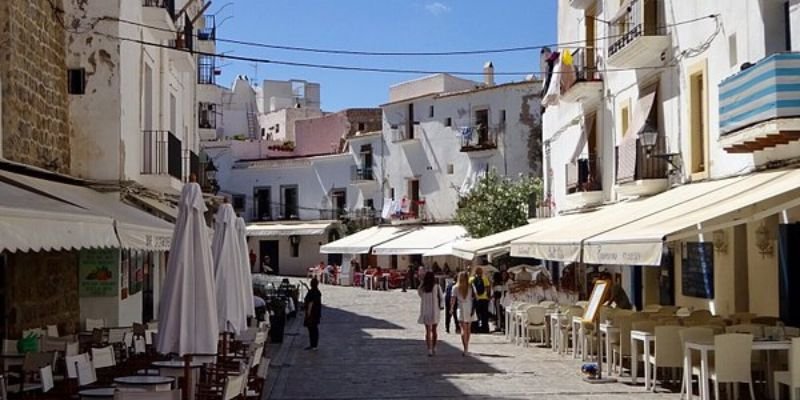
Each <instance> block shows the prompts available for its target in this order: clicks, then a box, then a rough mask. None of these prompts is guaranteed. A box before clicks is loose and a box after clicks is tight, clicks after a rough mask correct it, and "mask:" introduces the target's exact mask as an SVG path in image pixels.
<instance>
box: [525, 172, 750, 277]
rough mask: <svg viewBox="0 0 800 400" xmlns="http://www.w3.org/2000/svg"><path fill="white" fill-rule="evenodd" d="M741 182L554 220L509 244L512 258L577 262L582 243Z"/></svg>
mask: <svg viewBox="0 0 800 400" xmlns="http://www.w3.org/2000/svg"><path fill="white" fill-rule="evenodd" d="M742 179H743V178H733V179H726V180H721V181H711V182H703V183H696V184H690V185H684V186H679V187H677V188H675V189H672V190H669V191H667V192H664V193H661V194H658V195H655V196H652V197H647V198H644V199H637V200H631V201H626V202H622V203H617V204H614V205H611V206H607V207H603V208H602V209H600V210H598V211H595V212H592V213H588V214H579V216H576V217H575V218H574V219H571V220H569V221H564V222H563V223H558V221H556V223H554V225H553V226H552V227H550V228H548V229H545V230H542V231H540V232H537V233H534V234H532V235H529V236H526V237H523V238H520V239H517V240H515V241H512V242H511V255H512V256H514V257H534V258H539V259H543V260H551V261H561V262H578V261H580V260H581V249H582V245H583V242H584V241H585V240H587V239H589V238H592V237H595V236H598V235H601V234H603V233H606V232H610V231H612V230H614V229H617V228H620V227H622V226H625V225H627V224H630V223H632V222H634V221H637V220H640V219H642V218H646V217H649V216H651V215H655V214H657V213H659V212H662V211H664V210H667V209H670V208H673V207H676V206H678V205H680V204H685V203H688V204H694V205H697V204H703V203H702V201H701V200H699V199H701V198H708V197H706V196H709V195H711V194H713V193H716V192H718V191H720V190H722V189H724V188H725V187H727V186H730V185H732V184H734V183H736V182H740V181H741V180H742ZM742 191H744V190H742ZM559 218H563V217H556V218H554V219H555V220H558V219H559ZM586 256H587V255H586V254H584V259H583V261H584V262H588V263H597V264H619V262H617V260H603V259H599V260H595V261H589V259H590V258H587V257H586ZM634 264H638V262H637V263H634Z"/></svg>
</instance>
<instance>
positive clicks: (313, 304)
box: [303, 278, 322, 350]
mask: <svg viewBox="0 0 800 400" xmlns="http://www.w3.org/2000/svg"><path fill="white" fill-rule="evenodd" d="M303 304H305V307H306V308H305V313H304V315H305V321H303V325H305V326H306V328H308V340H309V344H308V347H306V350H317V347H318V346H319V320H320V319H321V318H320V317H321V316H322V293H321V292H320V291H319V281H318V280H317V278H312V279H311V290H309V291H308V293H306V298H305V300H304V301H303Z"/></svg>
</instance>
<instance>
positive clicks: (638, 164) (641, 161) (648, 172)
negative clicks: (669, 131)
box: [614, 135, 669, 184]
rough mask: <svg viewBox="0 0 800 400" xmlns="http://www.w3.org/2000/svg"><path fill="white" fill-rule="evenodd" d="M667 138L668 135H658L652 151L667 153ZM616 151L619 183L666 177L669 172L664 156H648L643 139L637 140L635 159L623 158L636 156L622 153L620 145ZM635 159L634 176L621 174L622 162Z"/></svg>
mask: <svg viewBox="0 0 800 400" xmlns="http://www.w3.org/2000/svg"><path fill="white" fill-rule="evenodd" d="M666 143H667V140H666V137H665V136H663V135H661V136H659V137H658V140H657V141H656V145H655V146H654V147H653V149H652V150H650V151H651V153H654V154H665V153H667V144H666ZM614 151H615V156H616V157H615V160H616V167H617V168H616V169H617V184H625V183H630V182H634V181H639V180H645V179H666V178H667V176H668V175H667V174H668V172H669V171H668V168H667V166H668V164H669V163H668V162H666V161H665V160H664V159H662V158H655V157H648V156H647V151H646V150H645V148H644V146H642V141H641V139H637V140H636V153H635V157H636V159H635V160H623V159H622V158H621V157H629V156H630V157H634V155H633V154H631V155H625V154H620V147H619V146H617V148H616V149H615V150H614ZM630 161H633V162H634V163H635V167H634V168H635V169H634V173H633V176H621V175H620V164H622V163H624V162H630Z"/></svg>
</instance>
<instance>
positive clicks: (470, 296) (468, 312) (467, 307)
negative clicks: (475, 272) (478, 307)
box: [450, 272, 476, 356]
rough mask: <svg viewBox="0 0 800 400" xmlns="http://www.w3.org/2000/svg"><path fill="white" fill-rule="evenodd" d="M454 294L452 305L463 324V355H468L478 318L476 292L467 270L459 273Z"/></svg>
mask: <svg viewBox="0 0 800 400" xmlns="http://www.w3.org/2000/svg"><path fill="white" fill-rule="evenodd" d="M453 294H454V295H453V299H452V300H451V303H450V306H451V307H452V308H454V309H455V310H456V321H458V323H459V324H460V325H461V346H462V347H463V348H464V352H463V353H462V354H461V355H462V356H466V355H467V354H468V353H469V339H470V335H471V325H472V322H473V321H475V320H476V318H475V307H473V305H474V304H473V303H474V301H473V300H474V299H475V294H474V292H473V289H472V285H470V284H469V276H468V275H467V273H466V272H459V273H458V281H457V282H456V285H455V286H454V287H453ZM456 307H457V308H456Z"/></svg>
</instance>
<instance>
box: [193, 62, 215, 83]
mask: <svg viewBox="0 0 800 400" xmlns="http://www.w3.org/2000/svg"><path fill="white" fill-rule="evenodd" d="M214 65H215V62H214V57H213V56H207V55H200V56H199V57H198V59H197V83H198V84H200V85H214V84H216V82H217V74H218V71H217V69H216V68H215V66H214Z"/></svg>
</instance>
